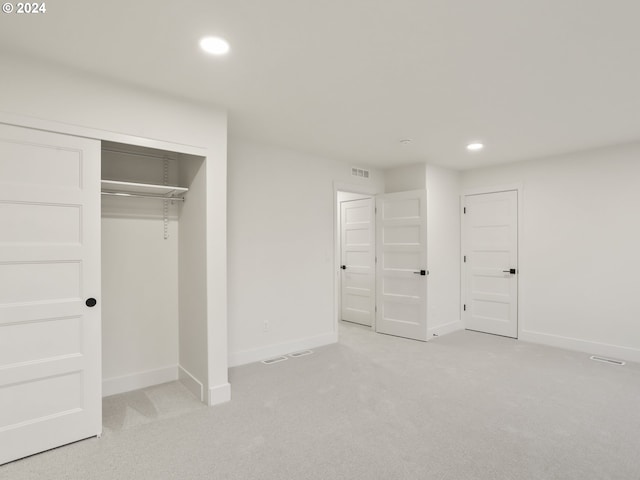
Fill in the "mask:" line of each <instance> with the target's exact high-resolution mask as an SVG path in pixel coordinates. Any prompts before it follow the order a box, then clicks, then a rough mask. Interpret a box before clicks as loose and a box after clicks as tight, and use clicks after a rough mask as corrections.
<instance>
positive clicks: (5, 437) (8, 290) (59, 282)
mask: <svg viewBox="0 0 640 480" xmlns="http://www.w3.org/2000/svg"><path fill="white" fill-rule="evenodd" d="M99 294H100V142H99V141H97V140H88V139H83V138H76V137H71V136H67V135H61V134H54V133H48V132H42V131H37V130H31V129H27V128H22V127H14V126H8V125H3V124H0V464H2V463H6V462H10V461H12V460H15V459H18V458H21V457H25V456H27V455H32V454H34V453H38V452H41V451H43V450H48V449H50V448H54V447H58V446H60V445H64V444H67V443H70V442H74V441H77V440H80V439H83V438H87V437H91V436H95V435H97V434H99V433H100V432H101V428H102V426H101V424H102V422H101V387H100V384H101V373H100V304H99V300H100V299H99ZM95 302H98V303H97V304H96V303H95ZM92 305H93V306H92Z"/></svg>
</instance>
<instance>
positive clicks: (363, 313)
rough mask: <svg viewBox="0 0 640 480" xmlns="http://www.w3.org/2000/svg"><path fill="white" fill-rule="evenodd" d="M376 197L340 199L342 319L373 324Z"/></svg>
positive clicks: (362, 323)
mask: <svg viewBox="0 0 640 480" xmlns="http://www.w3.org/2000/svg"><path fill="white" fill-rule="evenodd" d="M374 208H375V202H374V199H373V198H364V199H361V200H350V201H345V202H341V203H340V224H341V228H340V250H341V256H340V258H341V264H340V268H341V279H342V281H341V287H340V288H341V310H342V320H346V321H347V322H354V323H359V324H361V325H368V326H371V325H373V319H374V315H375V300H376V299H375V283H376V282H375V231H374V219H375V217H374Z"/></svg>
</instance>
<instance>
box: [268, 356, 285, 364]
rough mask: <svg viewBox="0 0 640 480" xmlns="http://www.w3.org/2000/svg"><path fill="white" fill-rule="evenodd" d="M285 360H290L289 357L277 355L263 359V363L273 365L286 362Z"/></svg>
mask: <svg viewBox="0 0 640 480" xmlns="http://www.w3.org/2000/svg"><path fill="white" fill-rule="evenodd" d="M285 360H289V359H288V358H287V357H275V358H269V359H267V360H262V363H264V364H265V365H271V364H272V363H278V362H284V361H285Z"/></svg>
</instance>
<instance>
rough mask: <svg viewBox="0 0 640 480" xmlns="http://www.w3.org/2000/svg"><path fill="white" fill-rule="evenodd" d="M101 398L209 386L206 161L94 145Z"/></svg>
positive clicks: (198, 392) (199, 390)
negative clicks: (164, 387)
mask: <svg viewBox="0 0 640 480" xmlns="http://www.w3.org/2000/svg"><path fill="white" fill-rule="evenodd" d="M101 157H102V167H101V174H102V186H101V200H102V202H101V205H102V218H101V226H102V233H101V243H102V245H101V252H102V258H101V260H102V378H103V383H102V387H103V390H102V395H103V397H106V396H110V395H114V394H118V393H124V392H127V391H132V390H138V389H141V388H145V387H149V386H152V385H157V384H161V383H166V382H171V381H174V380H180V381H181V382H182V383H183V384H184V385H185V386H186V387H187V389H188V390H189V391H190V392H192V393H193V395H195V397H196V398H197V399H198V400H200V401H201V402H204V401H205V398H204V390H205V389H204V385H205V384H206V378H207V373H208V372H207V359H208V355H207V335H206V332H207V303H206V301H207V299H206V288H205V287H206V270H205V261H204V259H205V258H206V217H205V215H206V208H205V186H206V183H205V172H204V170H205V158H204V157H200V156H195V155H187V154H183V153H178V152H171V151H164V150H158V149H152V148H147V147H139V146H133V145H127V144H121V143H115V142H107V141H103V142H102V151H101Z"/></svg>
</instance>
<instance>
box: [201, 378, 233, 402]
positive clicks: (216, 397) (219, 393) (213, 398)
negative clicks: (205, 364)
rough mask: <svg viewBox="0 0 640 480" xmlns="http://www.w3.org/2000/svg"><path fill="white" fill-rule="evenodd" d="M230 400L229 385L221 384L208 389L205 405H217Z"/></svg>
mask: <svg viewBox="0 0 640 480" xmlns="http://www.w3.org/2000/svg"><path fill="white" fill-rule="evenodd" d="M230 400H231V385H230V384H229V383H223V384H222V385H216V386H215V387H211V388H209V398H208V399H207V405H209V406H213V405H219V404H220V403H225V402H228V401H230Z"/></svg>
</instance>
